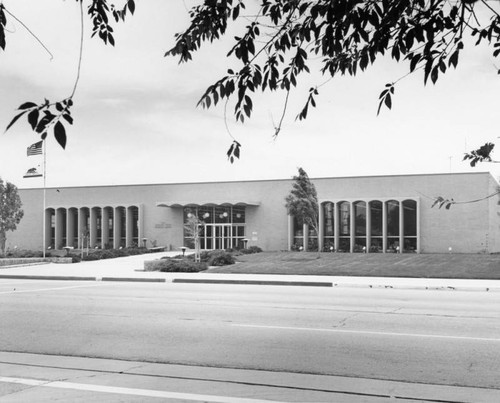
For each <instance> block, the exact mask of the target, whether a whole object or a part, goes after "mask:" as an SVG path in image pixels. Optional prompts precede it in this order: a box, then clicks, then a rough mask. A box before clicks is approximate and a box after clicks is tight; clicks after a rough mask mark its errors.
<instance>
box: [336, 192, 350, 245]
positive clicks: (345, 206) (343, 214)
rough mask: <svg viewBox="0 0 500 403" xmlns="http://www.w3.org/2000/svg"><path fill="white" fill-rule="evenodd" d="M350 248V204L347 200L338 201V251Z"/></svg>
mask: <svg viewBox="0 0 500 403" xmlns="http://www.w3.org/2000/svg"><path fill="white" fill-rule="evenodd" d="M350 250H351V206H350V203H349V202H346V201H344V202H340V203H339V248H338V251H339V252H349V251H350Z"/></svg>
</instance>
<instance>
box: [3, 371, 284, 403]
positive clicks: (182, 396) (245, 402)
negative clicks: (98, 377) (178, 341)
mask: <svg viewBox="0 0 500 403" xmlns="http://www.w3.org/2000/svg"><path fill="white" fill-rule="evenodd" d="M0 382H6V383H16V384H21V385H28V386H41V387H48V388H58V389H74V390H83V391H88V392H100V393H115V394H119V395H131V396H147V397H161V398H164V399H178V400H191V401H199V402H214V403H283V402H277V401H271V400H261V399H247V398H238V397H227V396H214V395H198V394H193V393H177V392H169V391H162V390H152V389H135V388H120V387H114V386H103V385H91V384H86V383H73V382H62V381H54V382H51V381H43V380H39V379H25V378H11V377H3V376H0Z"/></svg>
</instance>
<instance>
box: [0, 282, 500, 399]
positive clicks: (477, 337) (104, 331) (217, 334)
mask: <svg viewBox="0 0 500 403" xmlns="http://www.w3.org/2000/svg"><path fill="white" fill-rule="evenodd" d="M0 306H1V310H0V352H1V353H0V401H2V402H3V401H13V402H14V401H23V400H22V399H24V398H26V396H28V395H26V393H29V391H28V390H31V391H32V393H33V385H31V386H29V385H26V384H23V383H22V382H21V381H20V382H18V383H15V382H14V381H12V379H14V377H13V375H12V374H14V375H15V378H16V379H39V378H40V379H43V380H46V379H50V380H53V379H60V374H59V372H58V371H62V370H63V369H65V370H66V371H68V370H71V371H76V372H75V373H72V375H71V377H77V378H78V376H79V373H78V371H79V370H81V369H82V367H81V366H79V365H80V364H81V363H80V364H78V363H79V362H80V361H78V360H79V358H72V359H68V358H67V356H71V357H90V358H101V359H106V360H102V361H99V362H98V363H95V362H94V361H92V362H93V364H92V365H91V366H90V368H87V369H86V371H91V372H92V374H94V372H95V376H96V377H97V375H98V374H100V375H102V368H109V367H110V366H111V367H113V368H114V365H116V364H115V363H116V362H127V363H129V362H133V363H135V364H134V365H136V367H141V368H143V371H145V370H144V365H145V363H161V364H164V365H162V366H160V367H155V369H154V370H153V369H151V368H152V367H148V371H149V372H148V371H146V372H147V375H148V376H153V375H154V374H156V375H154V376H156V379H157V380H158V379H161V380H162V382H164V381H165V379H169V380H170V383H169V384H168V385H165V387H166V388H167V389H168V390H172V388H173V387H174V386H175V385H177V386H176V387H180V386H182V385H181V384H182V382H181V381H180V380H179V379H177V382H173V384H172V379H174V380H175V374H177V373H178V372H179V368H181V369H182V371H187V372H189V376H186V377H187V378H189V379H192V378H196V379H205V380H207V379H211V380H212V381H213V380H214V379H215V378H217V382H219V381H220V382H222V384H224V383H225V384H231V385H233V386H234V385H236V384H237V385H240V386H241V385H242V384H246V389H245V390H244V391H241V390H239V389H238V390H234V389H232V388H229V389H227V390H226V389H224V388H222V389H224V391H223V392H221V393H223V396H230V397H231V399H233V400H228V401H232V402H236V400H235V397H236V396H240V397H242V396H244V397H248V398H250V397H251V398H252V399H255V398H256V396H257V397H259V398H262V399H263V400H283V401H306V399H310V400H309V401H346V402H347V401H382V400H385V398H390V396H391V394H390V393H389V392H387V393H386V392H382V390H383V389H384V387H385V389H384V390H386V391H387V390H395V389H397V387H399V388H401V387H403V386H404V388H403V389H405V388H406V389H405V391H406V392H408V394H407V395H406V398H407V399H406V400H405V401H424V397H423V395H418V393H421V394H422V393H424V392H425V393H424V395H425V399H427V400H426V401H436V400H437V399H438V398H439V399H441V401H489V397H488V396H500V394H496V393H497V392H499V389H500V386H499V385H500V293H498V292H490V293H488V292H459V291H423V290H413V291H412V290H394V289H387V290H383V289H366V288H365V289H361V288H317V287H273V286H243V285H206V284H172V283H165V284H154V283H153V284H144V283H101V282H52V281H19V280H5V281H1V282H0ZM8 352H15V353H16V354H14V355H12V354H10V355H9V354H8ZM20 353H22V354H20ZM28 353H29V354H36V356H33V355H27V354H28ZM55 356H56V357H55ZM61 356H63V357H66V358H64V359H65V360H66V361H64V363H61V362H60V361H58V360H60V359H62V358H61ZM34 357H37V358H34ZM58 357H59V358H58ZM16 360H17V361H16ZM67 360H71V361H67ZM114 360H121V361H114ZM14 361H15V362H14ZM34 361H37V365H38V366H36V365H32V364H33V362H34ZM68 362H70V363H71V364H68ZM137 363H139V364H137ZM165 364H168V365H165ZM30 365H31V366H30ZM86 365H87V364H86ZM89 365H90V364H89ZM134 365H131V364H127V366H126V368H121V369H120V370H116V371H115V370H114V369H113V371H114V372H113V371H111V372H110V373H112V374H114V375H115V376H118V375H121V376H122V377H121V379H122V383H121V384H122V385H123V379H124V378H123V376H125V375H127V376H130V377H131V379H130V380H128V381H127V382H126V383H125V384H126V385H129V384H130V385H134V388H135V389H141V390H144V382H143V380H142V381H141V379H142V378H140V376H139V375H144V373H141V374H139V375H138V374H136V373H131V372H130V371H129V367H134ZM151 365H154V364H151ZM35 367H37V368H39V372H36V371H35V372H33V371H34V368H35ZM68 368H69V369H68ZM160 368H161V369H160ZM165 368H169V371H168V373H167V375H165V374H164V373H163V372H162V371H164V370H165ZM14 369H15V371H14ZM56 369H57V371H56ZM23 371H24V372H23ZM40 371H41V372H40ZM54 371H55V372H54ZM99 371H101V372H99ZM106 371H107V370H106ZM204 371H208V372H210V374H207V373H205V372H204ZM214 371H215V372H214ZM221 371H222V372H223V375H221ZM110 373H108V374H107V375H110ZM157 373H161V376H160V377H158V376H157ZM6 374H7V375H6ZM28 375H29V376H28ZM2 376H3V377H4V379H3V381H2ZM53 377H55V378H53ZM71 377H70V378H71ZM138 377H139V378H138ZM7 378H9V379H7ZM11 378H12V379H11ZM132 378H133V379H132ZM65 379H66V378H65ZM147 379H149V381H148V382H150V378H147ZM235 379H236V380H237V381H235ZM339 382H340V383H342V382H347V383H349V382H350V383H349V385H350V386H349V387H347V386H346V389H345V390H344V392H345V391H347V390H348V391H349V393H344V392H342V391H340V389H338V388H337V389H336V385H337V386H338V385H339V384H340V383H339ZM367 382H376V383H377V382H378V383H377V384H376V386H374V384H369V383H368V384H367ZM147 384H148V385H149V386H151V384H150V383H147ZM172 385H174V386H172ZM270 385H271V386H272V388H271V389H272V391H270V389H269V388H267V389H266V392H264V391H262V390H261V389H259V388H262V387H264V388H265V387H266V386H270ZM395 385H396V386H397V387H396V386H395ZM440 385H442V386H440ZM35 386H36V385H35ZM226 386H227V385H226ZM382 386H384V387H382ZM451 386H452V387H453V388H450V387H451ZM457 386H460V387H468V388H474V389H473V390H472V391H471V390H469V389H465V388H464V389H460V388H456V387H457ZM156 387H159V386H158V385H157V384H156ZM184 387H185V391H184V392H185V393H187V392H186V391H187V390H195V391H196V396H198V397H194V395H193V396H188V395H186V396H184V397H181V398H179V396H177V397H168V396H163V398H162V399H167V398H171V399H174V400H175V399H177V398H179V399H180V400H178V401H185V400H190V399H191V401H209V400H207V399H206V396H205V395H206V394H208V395H214V393H215V395H217V396H220V395H219V394H217V393H216V392H217V391H221V390H222V389H220V388H221V385H220V384H219V383H217V386H214V384H210V386H207V384H206V383H204V384H200V385H198V384H197V386H196V385H195V386H189V387H188V386H186V385H184ZM379 387H381V389H379ZM13 388H14V389H13ZM273 388H274V389H273ZM294 388H295V389H294ZM429 388H430V389H429ZM37 389H38V388H37V387H35V390H37ZM69 389H71V388H66V389H64V388H62V387H61V388H60V390H59V389H58V390H57V392H58V393H61V392H60V391H61V390H64V391H65V393H69V392H68V390H69ZM410 389H411V390H417V391H419V392H418V393H417V392H415V393H417V395H418V396H420V400H419V399H417V398H415V399H416V400H411V397H412V396H417V395H415V394H413V395H412V394H411V393H414V392H411V393H410V392H409V390H410ZM54 390H55V389H51V393H55V392H54ZM148 390H149V389H148ZM162 390H163V389H162ZM460 390H462V392H463V393H460ZM71 391H72V393H75V392H74V389H71ZM433 391H434V392H433ZM446 391H448V392H449V393H448V394H447V393H446ZM474 391H476V393H475V392H474ZM20 392H22V393H24V394H21V395H19V393H20ZM357 392H359V393H360V394H359V395H356V393H357ZM466 392H467V393H469V395H468V394H467V393H466ZM47 393H48V392H47ZM79 393H83V397H82V398H81V399H82V401H85V399H90V400H96V401H97V400H101V399H100V398H97V397H96V396H97V395H99V394H100V393H108V392H102V391H92V390H91V391H88V390H85V391H84V392H79ZM89 393H92V395H88V394H89ZM110 393H111V392H110ZM116 393H117V395H115V394H113V393H111V394H110V395H107V396H108V398H109V396H115V397H116V396H120V394H119V393H120V392H116ZM228 393H229V394H228ZM336 393H340V395H337V394H336ZM433 393H434V394H433ZM485 393H486V395H484V394H485ZM488 393H490V394H488ZM491 393H493V395H492V394H491ZM94 394H97V395H94ZM438 395H439V396H438ZM38 396H40V395H38ZM58 396H59V395H58ZM78 396H80V395H78ZM127 396H129V397H130V396H132V395H127ZM145 396H146V395H141V398H137V399H138V400H137V401H148V400H146V397H145ZM199 396H204V398H201V397H199ZM262 396H264V397H262ZM332 396H335V398H333V397H332ZM443 396H445V397H443ZM450 396H451V397H450ZM460 396H462V399H463V400H460ZM466 396H472V397H474V396H476V397H478V399H473V400H467V398H466ZM479 396H486V397H485V398H479ZM94 397H95V399H94ZM122 397H123V396H122ZM361 397H362V399H366V400H361ZM403 397H404V396H403ZM108 398H107V399H106V400H104V401H112V400H110V399H108ZM148 398H151V399H153V400H154V399H158V398H159V397H154V396H152V397H148ZM379 398H380V399H382V400H378V399H379ZM445 398H447V399H448V400H445ZM6 399H9V400H6ZM16 399H21V400H16ZM117 399H118V398H117ZM130 399H131V400H125V401H135V400H132V398H131V397H130ZM350 399H354V400H350ZM433 399H435V400H433ZM51 400H52V398H48V399H47V401H51ZM68 400H75V401H76V400H77V399H76V397H75V396H73V397H71V396H70V397H69V398H68ZM25 401H27V400H25ZM113 401H114V400H113ZM117 401H123V400H117ZM155 401H157V400H155ZM214 401H223V400H222V398H219V400H214ZM253 401H256V400H253ZM492 401H494V400H492Z"/></svg>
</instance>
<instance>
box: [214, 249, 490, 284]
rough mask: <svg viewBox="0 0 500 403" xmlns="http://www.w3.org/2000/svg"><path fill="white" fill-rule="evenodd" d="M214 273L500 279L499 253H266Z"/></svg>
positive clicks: (241, 258) (244, 257)
mask: <svg viewBox="0 0 500 403" xmlns="http://www.w3.org/2000/svg"><path fill="white" fill-rule="evenodd" d="M237 260H238V263H236V264H234V265H230V266H223V267H217V268H212V269H209V270H208V272H211V273H245V274H292V275H317V276H366V277H416V278H462V279H497V280H499V279H500V254H493V255H485V254H478V255H469V254H467V255H465V254H402V255H400V254H392V253H391V254H379V253H374V254H361V253H360V254H358V253H355V254H349V253H317V252H263V253H257V254H253V255H241V256H238V257H237Z"/></svg>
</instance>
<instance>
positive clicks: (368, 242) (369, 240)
mask: <svg viewBox="0 0 500 403" xmlns="http://www.w3.org/2000/svg"><path fill="white" fill-rule="evenodd" d="M365 205H366V253H370V246H371V244H372V210H371V208H370V202H369V201H367V202H366V203H365Z"/></svg>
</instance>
